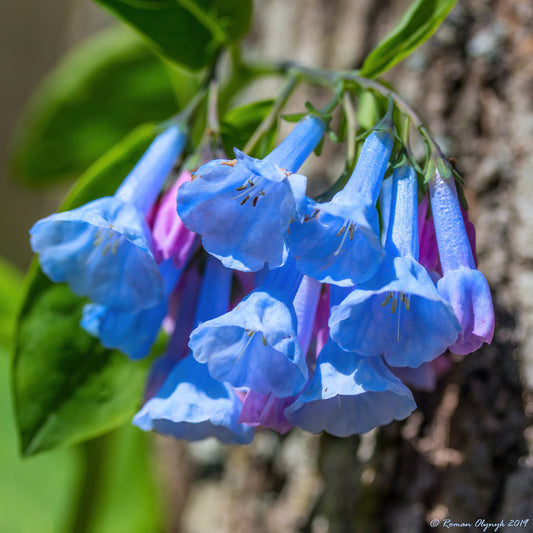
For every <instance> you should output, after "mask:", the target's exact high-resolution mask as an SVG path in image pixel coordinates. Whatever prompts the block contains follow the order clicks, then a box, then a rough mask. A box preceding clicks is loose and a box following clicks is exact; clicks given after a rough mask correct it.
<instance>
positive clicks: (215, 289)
mask: <svg viewBox="0 0 533 533" xmlns="http://www.w3.org/2000/svg"><path fill="white" fill-rule="evenodd" d="M217 263H218V261H216V260H215V259H211V260H210V261H208V263H207V265H206V270H205V272H204V279H203V283H202V289H201V292H200V297H199V301H198V306H197V308H196V322H197V323H199V322H202V320H205V319H208V318H211V317H212V316H214V315H217V314H218V313H220V312H224V311H225V310H226V309H227V307H228V304H229V296H230V288H231V276H232V273H231V271H229V270H226V269H224V268H223V267H222V266H221V265H220V264H219V263H218V264H217ZM182 333H183V332H182V331H181V330H180V329H179V328H177V329H176V334H177V335H178V336H179V338H176V339H174V335H173V338H172V339H171V343H170V344H171V345H172V344H173V343H174V341H176V343H177V344H180V341H181V338H182ZM163 366H165V365H163ZM164 370H165V369H164ZM241 409H242V402H241V400H240V399H239V397H238V396H237V394H236V392H235V391H234V390H233V388H232V387H231V386H230V385H229V384H227V383H221V382H220V381H217V380H215V379H213V378H212V377H211V375H210V374H209V370H208V368H207V365H203V364H201V363H198V362H197V361H196V360H195V359H194V358H193V357H192V355H191V354H189V355H187V356H186V357H184V358H183V359H181V360H179V361H178V362H177V363H176V364H175V366H174V368H173V369H172V370H171V372H170V373H169V375H168V377H167V378H166V380H165V381H164V383H163V385H162V386H161V388H160V389H159V390H158V391H157V393H156V394H155V395H154V396H152V397H151V398H150V399H149V400H148V401H147V402H146V403H145V405H144V406H143V407H142V409H141V410H140V411H139V412H138V413H137V414H136V415H135V417H134V419H133V423H134V424H135V425H137V426H139V427H140V428H141V429H143V430H145V431H148V430H151V429H153V430H155V431H157V432H158V433H163V434H165V435H173V436H175V437H177V438H182V439H187V440H191V441H195V440H199V439H204V438H207V437H216V438H217V439H218V440H220V441H222V442H224V443H227V444H248V443H250V442H251V441H252V439H253V429H252V428H251V427H247V426H245V425H244V424H241V423H240V422H239V416H240V413H241Z"/></svg>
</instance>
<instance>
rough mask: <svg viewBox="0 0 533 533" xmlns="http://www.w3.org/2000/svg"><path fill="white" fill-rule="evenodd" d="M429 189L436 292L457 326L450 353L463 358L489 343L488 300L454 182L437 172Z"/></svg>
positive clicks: (490, 307)
mask: <svg viewBox="0 0 533 533" xmlns="http://www.w3.org/2000/svg"><path fill="white" fill-rule="evenodd" d="M429 190H430V195H431V208H432V211H433V220H434V224H435V232H436V234H437V244H438V247H439V257H440V264H441V266H442V272H443V277H442V278H441V279H440V280H439V281H438V283H437V289H438V291H439V294H440V295H441V296H442V297H443V298H444V299H445V300H446V301H448V302H449V303H450V305H451V306H452V308H453V310H454V311H455V314H456V315H457V318H458V320H459V323H460V325H461V331H460V333H459V337H458V339H457V342H456V343H455V344H453V345H452V346H450V350H451V351H452V352H455V353H459V354H463V355H464V354H468V353H470V352H473V351H475V350H477V349H478V348H479V347H480V346H481V345H482V344H483V343H484V342H487V343H490V342H491V341H492V337H493V335H494V308H493V305H492V297H491V294H490V289H489V286H488V283H487V280H486V279H485V277H484V276H483V274H482V273H481V272H480V271H479V270H477V269H476V265H475V261H474V256H473V254H472V249H471V247H470V243H469V240H468V235H467V232H466V230H465V223H464V221H463V216H462V214H461V210H460V207H459V201H458V199H457V192H456V189H455V181H454V179H453V178H450V179H444V178H443V177H442V176H441V175H440V173H439V172H438V171H437V172H436V173H435V175H434V176H433V177H432V178H431V180H430V182H429Z"/></svg>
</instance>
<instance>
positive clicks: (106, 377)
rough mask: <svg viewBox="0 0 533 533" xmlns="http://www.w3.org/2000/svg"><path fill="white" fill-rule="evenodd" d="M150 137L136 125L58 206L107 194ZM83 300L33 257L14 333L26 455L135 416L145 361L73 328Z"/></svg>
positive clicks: (88, 435)
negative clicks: (50, 276)
mask: <svg viewBox="0 0 533 533" xmlns="http://www.w3.org/2000/svg"><path fill="white" fill-rule="evenodd" d="M153 137H154V126H153V125H144V126H142V127H139V128H137V130H135V131H134V132H132V133H131V134H130V135H129V136H128V137H126V138H125V139H124V140H123V141H122V142H121V143H120V144H119V145H117V146H116V147H114V148H113V149H112V150H110V151H109V152H108V153H107V154H106V155H105V156H103V157H102V158H101V159H100V160H99V161H98V162H97V163H95V165H93V166H92V167H91V168H90V169H89V170H88V171H87V173H86V174H85V175H84V176H83V177H82V178H81V179H80V181H79V182H78V183H77V184H76V185H75V186H74V188H73V189H72V191H71V192H70V194H69V195H68V197H67V199H66V201H65V202H64V204H63V206H62V208H63V209H71V208H74V207H77V206H79V205H82V204H84V203H86V202H88V201H90V200H93V199H94V198H97V197H100V196H105V195H110V194H113V193H114V191H115V190H116V188H117V187H118V185H119V184H120V183H121V181H122V180H123V179H124V177H125V176H126V174H127V173H128V172H129V170H131V168H132V167H133V166H134V164H135V162H136V161H137V160H138V158H139V157H140V155H141V154H142V153H143V152H144V150H145V149H146V147H147V146H148V144H149V143H150V142H151V140H152V139H153ZM85 302H86V300H85V299H83V298H79V297H78V296H75V295H74V294H73V293H72V292H71V291H70V289H69V288H68V287H67V286H66V285H64V284H55V283H52V282H51V281H50V280H49V279H48V278H47V277H46V276H45V275H44V274H43V273H42V271H41V270H40V268H39V266H38V263H37V261H36V260H35V261H34V262H33V264H32V267H31V268H30V271H29V273H28V275H27V279H26V291H25V294H24V298H23V305H22V308H21V311H20V315H19V317H18V323H17V329H16V332H15V350H14V351H15V353H14V366H13V373H14V376H13V383H14V396H15V405H16V415H17V421H18V426H19V432H20V439H21V448H22V452H23V453H24V455H32V454H34V453H36V452H39V451H42V450H47V449H50V448H54V447H56V446H59V445H68V444H73V443H76V442H80V441H83V440H86V439H88V438H91V437H94V436H96V435H99V434H102V433H104V432H106V431H109V430H111V429H113V428H115V427H117V426H119V425H121V424H122V423H124V422H125V421H126V420H128V419H130V417H131V416H132V415H133V414H134V413H135V410H136V409H137V408H138V405H139V403H140V401H141V397H142V392H143V388H144V382H145V378H146V372H147V365H146V363H144V362H140V363H139V362H137V363H133V362H131V361H130V360H128V358H127V357H126V356H125V355H123V354H121V353H119V352H117V351H110V350H106V349H104V348H103V347H102V346H101V345H100V343H99V342H98V340H97V339H95V338H94V337H92V336H90V335H88V334H87V333H86V332H85V331H84V330H82V329H81V327H80V326H79V321H80V318H81V310H82V308H83V305H84V304H85Z"/></svg>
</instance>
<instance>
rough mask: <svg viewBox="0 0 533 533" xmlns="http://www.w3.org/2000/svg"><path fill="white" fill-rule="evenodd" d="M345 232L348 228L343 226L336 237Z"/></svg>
mask: <svg viewBox="0 0 533 533" xmlns="http://www.w3.org/2000/svg"><path fill="white" fill-rule="evenodd" d="M345 231H346V226H342V228H341V229H340V230H339V231H338V232H337V235H335V237H340V236H341V235H342V234H343V233H344V232H345Z"/></svg>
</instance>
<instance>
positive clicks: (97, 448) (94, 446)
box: [68, 436, 109, 533]
mask: <svg viewBox="0 0 533 533" xmlns="http://www.w3.org/2000/svg"><path fill="white" fill-rule="evenodd" d="M108 441H109V437H107V436H105V437H99V438H97V439H94V440H91V441H88V442H85V443H84V444H83V445H82V446H81V449H82V451H83V455H84V459H85V464H84V467H85V472H84V476H83V480H82V485H81V488H80V492H79V495H78V501H77V503H76V508H75V510H74V515H73V519H72V522H71V525H70V528H69V530H68V533H89V532H90V531H91V530H92V529H93V526H94V520H95V516H96V513H97V511H98V507H99V503H100V501H99V494H100V488H101V487H102V483H103V480H104V476H105V462H106V452H107V443H108Z"/></svg>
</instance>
